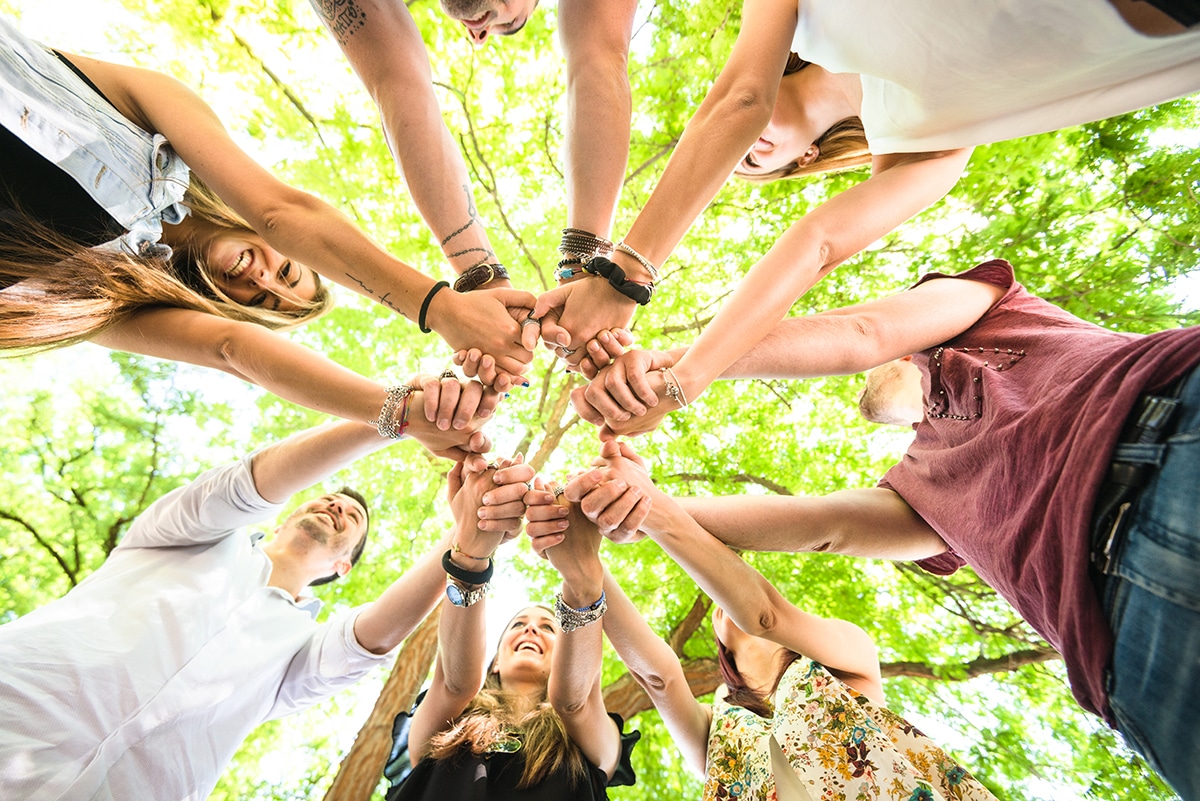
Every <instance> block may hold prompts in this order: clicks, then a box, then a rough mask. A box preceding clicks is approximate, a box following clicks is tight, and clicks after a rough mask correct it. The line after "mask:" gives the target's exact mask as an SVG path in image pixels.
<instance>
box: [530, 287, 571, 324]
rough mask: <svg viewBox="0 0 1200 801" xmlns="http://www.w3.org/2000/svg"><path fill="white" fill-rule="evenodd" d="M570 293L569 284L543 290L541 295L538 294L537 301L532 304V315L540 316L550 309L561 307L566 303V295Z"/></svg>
mask: <svg viewBox="0 0 1200 801" xmlns="http://www.w3.org/2000/svg"><path fill="white" fill-rule="evenodd" d="M570 294H571V285H570V284H567V285H566V286H560V287H556V288H554V289H551V290H548V291H546V292H543V293H542V294H541V295H538V298H537V302H535V303H534V304H533V316H534V317H537V318H541V317H543V316H545V314H546V312H548V311H550V310H551V309H561V308H562V307H563V306H564V305H565V304H566V302H567V296H568V295H570Z"/></svg>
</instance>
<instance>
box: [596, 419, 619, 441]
mask: <svg viewBox="0 0 1200 801" xmlns="http://www.w3.org/2000/svg"><path fill="white" fill-rule="evenodd" d="M596 436H598V437H600V441H601V442H608V441H609V440H615V439H616V438H617V432H616V431H613V429H612V426H610V425H609V424H608V423H605V424H604V425H603V426H601V427H600V431H598V432H597V434H596Z"/></svg>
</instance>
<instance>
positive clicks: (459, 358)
mask: <svg viewBox="0 0 1200 801" xmlns="http://www.w3.org/2000/svg"><path fill="white" fill-rule="evenodd" d="M451 361H453V362H454V365H455V366H456V367H462V366H463V364H464V363H465V362H466V361H467V351H465V350H456V351H454V355H453V356H452V357H451Z"/></svg>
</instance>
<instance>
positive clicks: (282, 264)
mask: <svg viewBox="0 0 1200 801" xmlns="http://www.w3.org/2000/svg"><path fill="white" fill-rule="evenodd" d="M204 261H205V264H206V265H207V268H208V273H209V275H210V277H211V278H212V279H213V282H214V283H215V284H216V285H217V286H218V287H220V289H221V291H222V292H224V293H225V294H226V295H228V296H229V298H230V299H231V300H233V301H235V302H237V303H240V304H242V305H243V306H255V307H263V308H266V309H270V310H271V311H281V312H287V311H296V310H299V309H301V308H304V307H305V305H306V302H307V301H310V300H312V299H313V298H314V297H315V296H316V294H317V278H316V275H315V274H314V273H313V271H312V270H310V269H309V268H308V267H305V266H304V265H302V264H300V263H299V262H294V261H291V260H290V259H287V258H285V257H284V256H283V254H281V253H280V252H279V251H277V250H275V249H274V248H271V247H270V246H268V245H267V243H266V242H264V241H263V239H262V238H261V237H259V236H258V235H257V234H249V233H241V232H232V231H222V232H220V233H217V234H215V235H214V236H212V237H211V238H210V239H209V240H208V242H207V243H205V245H204Z"/></svg>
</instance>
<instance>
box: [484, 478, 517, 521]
mask: <svg viewBox="0 0 1200 801" xmlns="http://www.w3.org/2000/svg"><path fill="white" fill-rule="evenodd" d="M524 497H525V485H524V484H509V485H507V486H504V487H497V488H496V489H493V490H488V491H487V492H485V493H484V495H483V505H484V506H504V505H505V504H508V503H518V502H521V499H522V498H524ZM496 516H497V515H491V517H496Z"/></svg>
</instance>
